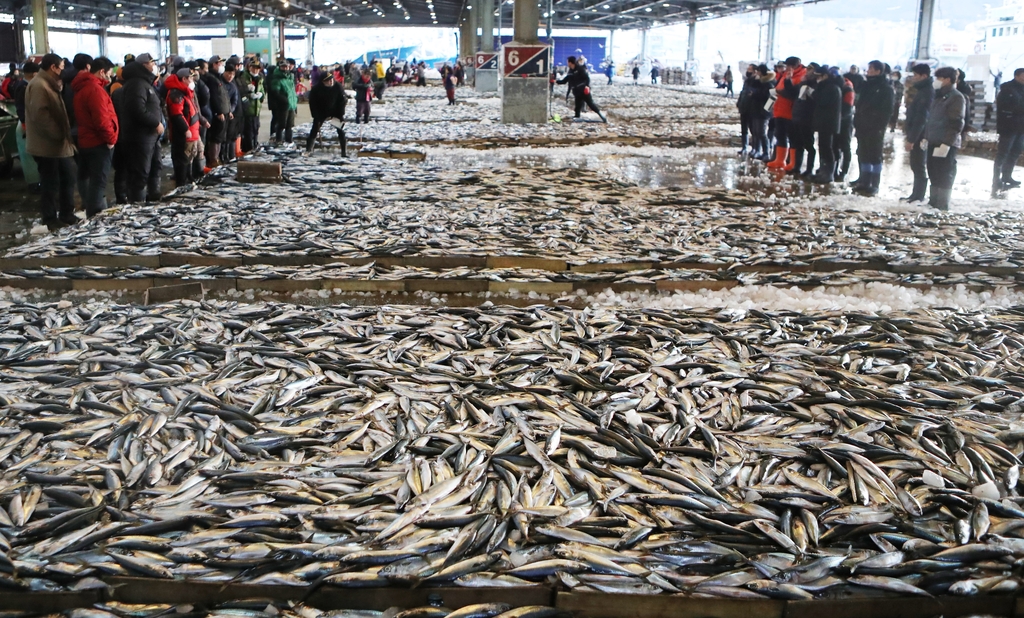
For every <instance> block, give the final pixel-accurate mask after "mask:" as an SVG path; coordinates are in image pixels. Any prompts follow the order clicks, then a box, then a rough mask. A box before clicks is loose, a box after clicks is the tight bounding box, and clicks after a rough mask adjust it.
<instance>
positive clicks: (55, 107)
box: [25, 54, 78, 225]
mask: <svg viewBox="0 0 1024 618" xmlns="http://www.w3.org/2000/svg"><path fill="white" fill-rule="evenodd" d="M39 68H40V71H39V74H38V75H36V77H35V79H33V80H32V81H30V82H29V83H28V87H27V89H26V90H25V130H26V137H25V141H26V145H25V148H26V150H28V153H29V154H30V155H32V156H33V157H35V160H36V165H37V166H38V167H39V175H40V182H41V186H42V199H41V210H42V213H41V214H42V218H43V223H45V224H47V225H53V224H55V223H57V222H58V221H59V222H60V223H64V224H68V225H70V224H74V223H77V222H78V218H77V217H75V164H74V159H73V157H74V155H75V147H74V144H72V142H71V123H70V122H69V121H68V113H67V110H66V109H65V108H64V99H63V98H62V97H61V95H60V91H61V88H62V83H61V81H60V75H61V71H63V70H64V60H63V59H62V58H61V57H60V56H58V55H57V54H46V55H45V56H43V58H42V60H40V62H39Z"/></svg>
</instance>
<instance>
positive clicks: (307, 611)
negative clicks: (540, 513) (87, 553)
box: [4, 599, 572, 618]
mask: <svg viewBox="0 0 1024 618" xmlns="http://www.w3.org/2000/svg"><path fill="white" fill-rule="evenodd" d="M4 615H5V616H9V617H10V618H15V617H18V616H34V615H37V614H36V613H34V612H24V613H21V612H5V613H4ZM57 615H60V616H63V617H64V618H161V617H166V616H179V617H183V618H571V617H572V613H571V612H568V611H566V610H562V609H556V608H554V607H548V606H543V605H533V606H523V607H515V608H513V607H512V606H511V605H509V604H508V603H484V604H476V605H467V606H464V607H460V608H458V609H457V610H454V611H453V610H452V609H449V608H447V607H442V606H433V605H427V606H422V607H410V608H402V607H391V608H388V609H387V610H383V611H376V610H367V609H344V610H331V611H322V610H319V609H317V608H315V607H312V606H311V605H308V604H306V603H298V602H281V601H273V600H268V599H241V600H238V601H232V602H229V603H218V604H216V605H213V606H212V607H203V606H200V605H198V604H194V603H191V604H185V605H171V604H168V603H151V604H148V605H139V604H132V603H121V602H118V601H109V602H105V603H98V604H96V605H94V606H92V607H87V608H79V609H73V610H68V611H65V612H62V613H61V614H57Z"/></svg>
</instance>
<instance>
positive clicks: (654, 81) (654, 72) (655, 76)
mask: <svg viewBox="0 0 1024 618" xmlns="http://www.w3.org/2000/svg"><path fill="white" fill-rule="evenodd" d="M580 66H581V67H586V64H582V63H581V64H580ZM570 68H571V67H570ZM659 76H661V69H659V68H658V65H654V66H652V67H651V83H652V84H654V85H655V86H657V85H658V77H659Z"/></svg>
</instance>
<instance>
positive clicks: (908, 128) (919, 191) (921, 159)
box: [900, 64, 935, 202]
mask: <svg viewBox="0 0 1024 618" xmlns="http://www.w3.org/2000/svg"><path fill="white" fill-rule="evenodd" d="M904 97H905V98H906V101H907V119H906V121H905V122H904V123H903V135H904V138H905V142H904V148H905V149H906V150H907V152H909V153H910V171H912V172H913V173H914V190H913V191H911V193H910V195H909V196H907V197H903V198H900V201H902V202H922V201H924V198H925V194H926V193H927V191H928V170H927V163H926V160H925V159H926V158H927V156H928V155H927V152H926V151H925V149H924V148H922V147H921V145H922V141H923V140H924V129H925V126H927V124H928V113H929V111H930V110H931V107H932V101H933V100H934V99H935V88H934V87H933V86H932V68H931V67H930V66H928V65H927V64H918V65H917V66H915V67H914V68H913V70H912V72H911V74H910V79H909V80H908V81H907V86H906V89H905V90H904Z"/></svg>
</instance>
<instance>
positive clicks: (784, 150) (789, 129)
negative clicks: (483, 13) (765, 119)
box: [768, 56, 807, 171]
mask: <svg viewBox="0 0 1024 618" xmlns="http://www.w3.org/2000/svg"><path fill="white" fill-rule="evenodd" d="M805 75H807V69H806V68H804V65H803V64H801V62H800V59H799V58H797V57H795V56H791V57H789V58H786V71H785V73H783V74H782V75H779V76H778V80H779V83H778V85H777V86H776V87H775V91H776V92H777V93H778V95H779V98H778V99H777V100H776V101H775V108H774V110H773V113H774V115H775V142H776V145H775V160H774V161H772V162H771V163H769V164H768V167H769V168H771V169H786V170H787V171H788V170H791V169H793V168H794V167H795V165H796V162H795V161H793V160H790V161H789V163H787V162H786V156H787V155H789V154H790V150H791V149H797V148H801V147H802V145H801V144H798V143H797V142H796V139H797V135H796V132H795V131H794V130H793V102H794V101H796V98H797V97H798V96H800V83H801V82H802V81H803V80H804V76H805Z"/></svg>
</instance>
